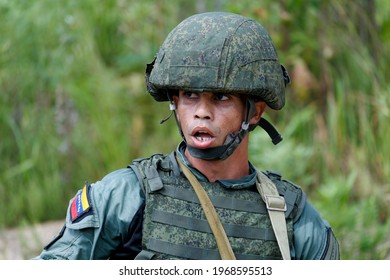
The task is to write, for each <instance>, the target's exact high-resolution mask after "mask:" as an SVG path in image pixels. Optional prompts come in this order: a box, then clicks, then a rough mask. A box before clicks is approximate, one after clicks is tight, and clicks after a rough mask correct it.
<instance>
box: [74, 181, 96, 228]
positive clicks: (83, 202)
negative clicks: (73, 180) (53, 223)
mask: <svg viewBox="0 0 390 280" xmlns="http://www.w3.org/2000/svg"><path fill="white" fill-rule="evenodd" d="M90 188H91V186H90V185H89V184H88V182H86V183H85V185H84V187H83V188H82V189H81V190H79V192H78V193H77V195H76V196H75V198H74V199H73V201H72V204H71V206H70V218H71V220H72V222H75V221H76V220H80V219H81V218H82V217H85V216H86V214H87V213H89V212H90V209H91V204H90V202H89V189H90Z"/></svg>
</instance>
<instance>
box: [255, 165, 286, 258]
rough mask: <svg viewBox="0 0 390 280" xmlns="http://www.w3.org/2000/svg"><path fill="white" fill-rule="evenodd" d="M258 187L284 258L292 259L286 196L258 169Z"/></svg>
mask: <svg viewBox="0 0 390 280" xmlns="http://www.w3.org/2000/svg"><path fill="white" fill-rule="evenodd" d="M256 188H257V191H258V192H259V193H260V195H261V197H262V199H263V200H264V202H265V204H266V205H267V209H268V213H269V216H270V219H271V223H272V228H273V229H274V232H275V236H276V240H277V241H278V245H279V248H280V251H281V253H282V257H283V259H284V260H291V255H290V247H289V244H288V236H287V226H286V217H285V212H286V210H287V207H286V202H285V200H284V197H282V196H280V195H279V192H278V190H277V188H276V186H275V184H274V183H273V182H272V181H271V180H270V179H269V178H268V177H267V176H266V175H264V174H263V173H262V172H260V171H257V180H256Z"/></svg>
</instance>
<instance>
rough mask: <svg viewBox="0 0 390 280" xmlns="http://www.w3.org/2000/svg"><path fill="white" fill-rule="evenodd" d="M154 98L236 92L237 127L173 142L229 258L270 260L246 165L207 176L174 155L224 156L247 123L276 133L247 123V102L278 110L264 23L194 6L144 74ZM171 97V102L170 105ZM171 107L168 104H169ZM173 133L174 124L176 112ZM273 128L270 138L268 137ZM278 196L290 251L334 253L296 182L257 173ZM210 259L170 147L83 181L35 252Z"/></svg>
mask: <svg viewBox="0 0 390 280" xmlns="http://www.w3.org/2000/svg"><path fill="white" fill-rule="evenodd" d="M145 79H146V86H147V90H148V92H149V93H150V94H151V95H152V96H153V97H154V99H155V100H156V101H171V102H172V100H171V97H172V95H174V94H177V92H178V91H179V90H185V91H190V92H202V91H210V92H222V93H235V94H240V95H242V96H243V97H246V102H247V103H246V104H247V107H246V108H247V114H246V116H247V117H246V119H244V121H243V125H242V126H241V129H240V130H239V131H237V132H235V133H231V134H230V135H228V136H227V137H226V141H225V143H224V144H223V145H222V146H220V147H216V148H209V149H196V148H195V147H191V146H189V145H187V143H186V139H185V138H184V137H183V142H182V143H181V144H180V145H179V146H178V149H177V150H176V151H175V152H176V154H177V155H178V156H179V157H180V158H181V161H183V162H184V164H186V165H187V166H188V167H189V168H190V170H191V171H192V173H194V174H195V176H196V177H197V179H198V180H199V181H200V182H201V184H202V186H203V187H204V188H205V190H206V191H207V192H208V193H209V195H210V196H211V199H212V201H213V203H214V204H215V208H216V210H217V212H218V214H219V216H220V219H221V221H222V223H223V226H224V228H225V231H226V232H227V235H228V238H229V241H230V242H231V245H232V248H233V250H234V251H235V254H236V255H237V258H238V259H279V258H281V254H280V252H279V248H278V245H277V243H276V241H275V234H274V232H273V229H272V227H271V223H270V219H269V216H268V215H267V212H266V210H265V206H264V202H263V201H262V200H261V197H260V195H259V194H258V193H257V192H256V191H254V189H255V184H256V171H255V169H254V167H253V166H252V165H251V164H250V167H251V169H250V174H249V175H247V176H245V177H243V178H241V179H240V180H220V181H217V182H215V183H210V182H208V180H207V178H206V177H205V176H204V175H202V174H201V173H200V172H198V171H197V170H196V169H195V168H193V167H192V166H191V165H190V164H189V162H188V160H187V159H186V158H185V156H184V150H185V149H188V151H189V153H190V154H191V156H193V157H198V158H201V159H202V160H210V159H217V160H224V159H225V158H227V157H229V156H230V155H231V154H232V153H233V152H234V150H235V149H236V148H237V146H238V145H239V144H240V142H241V140H242V139H243V138H244V137H245V136H246V134H247V133H248V132H249V131H251V130H252V129H254V128H255V127H256V126H257V125H259V126H260V127H262V128H264V129H265V130H266V131H267V132H268V133H269V134H270V136H271V138H273V142H274V143H276V142H278V141H280V138H279V137H278V136H279V135H278V133H277V131H276V130H275V129H274V128H273V127H272V126H271V125H270V124H269V123H268V122H265V121H264V120H263V119H261V120H260V121H259V123H258V124H256V125H251V126H249V123H248V119H250V118H251V117H252V116H253V115H251V114H252V113H253V110H252V109H253V106H254V102H257V101H258V100H259V99H261V100H263V101H264V102H265V103H266V104H267V105H268V106H269V107H270V108H272V109H275V110H279V109H281V108H282V107H283V106H284V104H285V100H284V94H285V86H286V85H287V84H288V83H289V77H288V74H287V71H286V70H285V68H284V67H283V66H282V65H281V64H279V60H278V57H277V53H276V50H275V48H274V45H273V43H272V41H271V38H270V37H269V35H268V33H267V31H266V30H265V29H264V28H263V27H262V26H261V25H260V24H258V23H257V22H255V21H254V20H252V19H249V18H246V17H243V16H239V15H235V14H231V13H218V12H216V13H204V14H199V15H194V16H192V17H190V18H188V19H186V20H184V21H183V22H182V23H180V24H179V25H178V26H177V27H176V28H175V29H174V30H173V31H172V32H171V33H170V34H169V35H168V37H167V39H166V40H165V41H164V43H163V45H162V46H161V48H160V50H159V52H158V54H157V56H156V58H155V60H154V61H153V62H152V63H151V64H149V65H148V66H147V71H146V75H145ZM171 105H174V104H171ZM171 109H172V110H173V111H174V112H175V108H174V106H171ZM175 118H176V121H177V123H178V127H179V130H180V132H182V131H181V127H180V123H179V121H178V118H177V116H176V112H175ZM275 135H276V137H275ZM267 175H268V176H269V178H270V179H272V181H273V182H274V183H275V185H276V186H277V188H278V191H279V193H280V194H281V195H282V196H284V198H285V200H286V202H287V205H288V207H287V211H286V212H285V217H286V222H287V229H288V239H289V246H290V254H291V259H339V248H338V243H337V240H336V238H335V236H334V234H333V232H332V230H331V227H330V226H329V224H328V223H327V222H326V221H325V220H323V219H322V218H321V217H320V215H319V213H318V212H317V211H316V210H315V209H314V208H313V207H312V206H311V204H310V203H309V202H307V201H306V197H305V194H304V193H303V192H302V190H301V189H300V188H299V187H298V186H296V185H294V184H292V183H290V182H288V181H285V180H282V179H281V176H280V175H278V174H275V173H267ZM135 258H138V259H159V258H162V259H165V258H167V259H176V258H177V259H218V258H219V253H218V250H217V248H216V244H215V240H214V236H213V235H212V234H211V232H210V228H209V225H208V224H207V221H206V220H205V217H204V214H203V211H202V208H201V207H200V206H199V202H198V201H197V199H196V197H195V195H194V192H193V191H192V188H191V186H190V184H189V182H188V181H187V179H186V178H185V176H183V174H182V173H181V171H180V169H179V168H178V167H177V164H176V159H175V158H174V157H172V156H169V155H166V156H163V155H154V156H152V157H150V158H147V159H142V160H135V161H134V162H133V164H132V165H131V166H129V167H128V168H124V169H120V170H117V171H114V172H112V173H110V174H108V175H107V176H105V177H104V178H103V179H102V180H101V181H98V182H96V183H94V184H92V185H89V184H86V185H85V186H84V188H82V189H81V190H80V191H79V192H78V193H77V194H76V196H75V197H74V198H73V199H72V200H71V202H70V204H69V209H68V213H67V217H66V222H65V225H64V227H63V229H62V230H61V231H60V233H59V234H58V236H57V237H56V238H54V239H53V241H52V242H50V243H49V244H48V245H47V246H46V247H45V248H44V250H43V251H42V253H41V254H40V255H39V256H38V257H37V259H135Z"/></svg>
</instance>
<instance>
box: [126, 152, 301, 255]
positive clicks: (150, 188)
mask: <svg viewBox="0 0 390 280" xmlns="http://www.w3.org/2000/svg"><path fill="white" fill-rule="evenodd" d="M130 167H131V168H132V169H133V170H134V172H135V173H136V175H137V177H138V179H139V181H140V184H141V186H142V190H143V191H144V193H145V200H146V205H145V211H144V221H143V229H142V251H141V252H140V253H139V255H138V256H137V257H136V259H197V260H211V259H215V260H217V259H220V255H219V251H218V248H217V244H216V241H215V238H214V236H213V234H212V232H211V229H210V226H209V224H208V222H207V220H206V217H205V214H204V212H203V209H202V207H201V205H200V203H199V200H198V198H197V196H196V194H195V192H194V190H193V188H192V186H191V184H190V183H189V181H188V180H187V179H186V178H185V177H184V176H182V175H181V174H180V171H179V168H178V166H177V163H176V160H175V159H174V154H173V153H172V154H170V155H169V156H166V155H161V154H156V155H153V156H152V157H150V158H145V159H137V160H135V161H133V164H132V165H131V166H130ZM268 176H269V177H270V179H271V180H272V181H273V182H274V184H275V185H276V186H277V188H278V191H279V193H280V194H281V195H283V196H284V198H285V200H286V204H287V211H286V223H287V231H288V239H289V244H292V235H293V222H294V221H295V220H297V219H298V217H299V215H300V213H301V211H302V208H303V205H304V202H305V197H304V194H303V193H302V191H301V189H300V188H299V187H297V186H296V185H294V184H292V183H290V182H287V181H284V180H281V179H280V176H279V175H277V174H274V173H269V175H268ZM201 183H202V186H203V188H204V189H205V190H206V192H207V193H208V195H209V197H210V199H211V201H212V202H213V204H214V207H215V209H216V211H217V213H218V216H219V218H220V220H221V222H222V225H223V227H224V229H225V231H226V234H227V236H228V239H229V242H230V244H231V246H232V249H233V251H234V254H235V256H236V258H237V259H252V260H254V259H282V256H281V253H280V250H279V247H278V244H277V241H276V237H275V234H274V231H273V229H272V225H271V221H270V218H269V216H268V213H267V209H266V206H265V203H264V202H263V200H262V199H261V196H260V194H259V193H258V192H257V190H256V188H255V187H253V188H248V189H228V188H225V187H223V186H221V185H220V184H219V183H210V182H201Z"/></svg>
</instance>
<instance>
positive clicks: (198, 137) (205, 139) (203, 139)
mask: <svg viewBox="0 0 390 280" xmlns="http://www.w3.org/2000/svg"><path fill="white" fill-rule="evenodd" d="M196 139H197V140H198V141H208V140H210V139H211V137H203V136H196Z"/></svg>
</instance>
